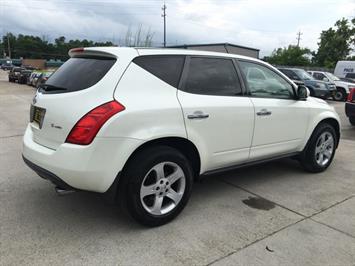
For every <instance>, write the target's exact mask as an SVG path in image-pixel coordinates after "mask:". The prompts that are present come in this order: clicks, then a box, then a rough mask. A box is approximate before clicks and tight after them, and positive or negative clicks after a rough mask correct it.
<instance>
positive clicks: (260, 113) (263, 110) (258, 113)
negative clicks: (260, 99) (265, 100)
mask: <svg viewBox="0 0 355 266" xmlns="http://www.w3.org/2000/svg"><path fill="white" fill-rule="evenodd" d="M256 114H257V115H258V116H267V115H271V111H268V110H267V109H261V110H260V111H259V112H257V113H256Z"/></svg>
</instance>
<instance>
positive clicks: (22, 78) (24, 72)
mask: <svg viewBox="0 0 355 266" xmlns="http://www.w3.org/2000/svg"><path fill="white" fill-rule="evenodd" d="M31 73H32V70H28V69H22V70H21V71H20V76H19V77H18V83H20V84H26V83H27V80H28V78H29V77H30V75H31Z"/></svg>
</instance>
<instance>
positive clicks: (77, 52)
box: [68, 47, 117, 59]
mask: <svg viewBox="0 0 355 266" xmlns="http://www.w3.org/2000/svg"><path fill="white" fill-rule="evenodd" d="M68 55H69V56H70V57H79V56H80V57H81V56H86V55H87V56H100V57H107V58H115V59H116V58H117V56H116V55H114V54H110V53H107V52H103V51H100V50H96V49H92V48H83V47H79V48H73V49H70V50H69V52H68Z"/></svg>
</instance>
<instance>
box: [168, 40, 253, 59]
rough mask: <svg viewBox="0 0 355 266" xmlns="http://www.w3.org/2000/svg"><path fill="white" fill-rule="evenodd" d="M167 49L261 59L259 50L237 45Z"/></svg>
mask: <svg viewBox="0 0 355 266" xmlns="http://www.w3.org/2000/svg"><path fill="white" fill-rule="evenodd" d="M167 48H181V49H190V50H202V51H210V52H220V53H229V54H238V55H245V56H250V57H254V58H259V51H260V50H259V49H256V48H251V47H246V46H241V45H236V44H232V43H211V44H184V45H173V46H168V47H167Z"/></svg>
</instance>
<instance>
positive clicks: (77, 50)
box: [69, 47, 84, 53]
mask: <svg viewBox="0 0 355 266" xmlns="http://www.w3.org/2000/svg"><path fill="white" fill-rule="evenodd" d="M82 52H84V48H83V47H79V48H73V49H70V50H69V53H82Z"/></svg>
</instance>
